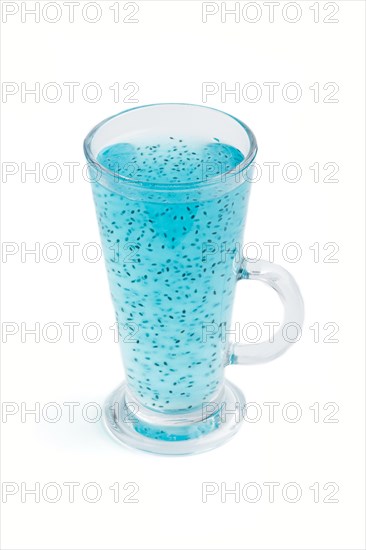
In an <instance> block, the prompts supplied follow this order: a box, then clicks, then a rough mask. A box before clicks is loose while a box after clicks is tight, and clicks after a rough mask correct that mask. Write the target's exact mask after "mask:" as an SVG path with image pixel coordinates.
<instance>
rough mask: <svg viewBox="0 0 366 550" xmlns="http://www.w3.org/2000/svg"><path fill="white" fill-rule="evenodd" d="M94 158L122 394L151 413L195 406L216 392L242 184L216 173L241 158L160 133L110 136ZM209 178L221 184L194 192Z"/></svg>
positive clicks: (228, 149)
mask: <svg viewBox="0 0 366 550" xmlns="http://www.w3.org/2000/svg"><path fill="white" fill-rule="evenodd" d="M97 160H98V163H99V164H100V165H101V166H102V167H104V168H106V169H108V170H109V174H110V175H109V176H108V179H109V180H110V181H109V183H108V182H107V185H106V182H105V181H103V182H100V181H98V180H99V178H98V177H95V178H94V180H95V181H93V195H94V200H95V205H96V210H97V215H98V222H99V228H100V233H101V239H102V246H103V251H104V255H105V259H106V265H107V270H108V277H109V282H110V289H111V294H112V299H113V303H114V307H115V311H116V316H117V321H118V324H119V329H120V342H121V351H122V356H123V362H124V366H125V369H126V374H127V383H128V387H129V390H130V393H131V394H132V395H133V396H134V397H135V398H136V400H137V401H138V402H139V403H141V404H142V405H144V406H145V407H147V408H148V409H152V410H155V411H159V412H164V413H176V412H178V411H191V410H193V411H194V410H195V409H197V408H199V407H201V405H202V403H203V402H205V401H206V402H207V401H212V400H214V399H215V396H216V395H217V393H218V392H219V390H220V388H221V387H222V382H223V377H224V372H223V371H224V365H225V364H227V362H228V361H227V360H226V359H227V357H226V354H227V342H225V338H223V337H222V334H223V333H225V327H227V328H229V327H230V321H231V313H232V305H233V298H234V297H233V294H234V290H235V284H236V281H237V270H238V269H239V263H238V258H237V252H238V246H240V247H241V245H242V238H243V227H244V221H245V216H246V210H247V204H248V195H249V187H250V184H249V183H248V181H247V180H246V181H244V182H241V183H240V182H239V183H238V184H236V185H234V186H233V185H229V184H228V183H227V182H226V181H225V178H226V176H224V174H227V172H229V171H230V170H232V169H234V168H235V167H237V166H238V165H239V164H240V163H241V162H242V161H243V160H244V156H243V154H242V153H241V152H240V151H239V150H238V149H237V148H235V147H232V146H229V145H226V144H224V143H221V142H220V141H219V140H217V139H214V138H213V139H212V141H211V142H205V143H199V142H196V143H195V142H192V141H188V140H187V139H183V138H180V137H179V136H178V137H177V136H166V137H163V138H162V139H160V140H159V141H156V142H149V143H146V142H143V141H141V142H140V141H136V140H135V141H134V142H133V143H114V144H112V145H110V146H108V147H105V148H103V149H102V150H101V151H100V152H99V154H98V156H97ZM113 174H117V175H118V178H115V177H114V176H113ZM221 176H222V178H221ZM123 178H126V181H129V180H131V178H132V179H133V180H134V182H135V183H136V184H137V188H138V185H139V184H140V183H141V188H142V187H144V188H145V189H144V193H143V192H142V190H141V192H139V190H138V189H137V191H136V189H135V190H133V192H132V191H130V189H129V185H128V184H127V183H126V185H125V184H124V181H123ZM215 178H216V179H217V178H219V179H220V178H221V185H220V191H218V190H217V187H216V188H215V191H213V192H207V189H204V190H203V187H204V186H205V185H206V183H205V181H207V180H208V179H215ZM102 183H103V184H102ZM109 184H110V185H109ZM154 185H159V189H161V188H165V189H166V191H167V192H166V193H164V191H160V194H158V193H155V192H154ZM146 186H148V187H149V190H150V191H151V193H149V192H146ZM173 186H174V190H176V193H175V192H172V190H173ZM180 186H182V187H184V188H185V189H187V186H188V187H189V192H180V191H179V187H180ZM222 331H223V332H222Z"/></svg>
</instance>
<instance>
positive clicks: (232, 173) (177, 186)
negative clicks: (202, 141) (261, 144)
mask: <svg viewBox="0 0 366 550" xmlns="http://www.w3.org/2000/svg"><path fill="white" fill-rule="evenodd" d="M166 105H174V106H187V107H198V108H199V109H208V110H210V111H214V112H216V113H221V114H223V115H225V116H227V117H229V118H231V119H233V120H234V121H235V122H237V123H238V124H239V125H240V126H241V128H242V129H243V130H244V132H245V133H246V135H247V137H248V139H249V151H248V154H247V155H246V157H245V158H244V160H243V161H242V162H240V163H239V164H237V165H236V166H234V168H231V169H230V170H227V171H226V172H224V173H222V174H217V175H215V176H213V177H211V178H207V180H206V181H205V180H202V181H199V182H179V183H175V182H172V183H166V182H165V183H159V182H152V181H142V180H136V178H133V177H126V176H123V175H121V174H119V173H117V172H114V171H113V170H110V169H109V168H106V167H105V166H103V165H102V164H100V163H99V162H98V160H97V157H96V155H94V153H93V152H92V149H91V145H92V141H93V138H94V136H95V135H96V133H97V132H98V130H99V129H100V128H101V127H102V126H104V125H105V124H107V123H108V122H109V121H110V120H113V119H114V118H118V117H120V116H121V115H124V114H126V113H129V112H131V111H136V110H137V109H146V108H149V107H164V106H166ZM228 145H230V144H228ZM257 151H258V146H257V140H256V138H255V135H254V134H253V132H252V130H251V129H250V128H249V126H247V125H246V124H245V123H244V122H242V121H241V120H240V119H238V118H237V117H235V116H233V115H231V114H229V113H227V112H225V111H222V110H221V109H216V108H214V107H209V106H207V105H198V104H196V103H184V102H177V103H176V102H163V103H150V104H147V105H139V106H138V107H132V108H131V109H125V110H124V111H120V112H119V113H116V114H114V115H112V116H109V117H107V118H105V119H104V120H102V121H101V122H99V123H98V124H97V125H96V126H94V127H93V128H92V129H91V130H90V132H89V133H88V134H87V136H86V138H85V139H84V154H85V157H86V159H87V162H88V163H89V164H91V165H92V166H94V167H96V168H97V170H98V171H100V173H101V174H106V175H107V176H112V177H113V178H114V180H115V181H116V182H117V181H121V182H124V183H127V184H129V185H133V186H135V187H138V188H143V187H148V188H151V189H156V190H157V191H158V190H161V189H165V190H172V191H173V190H174V191H178V190H187V189H189V188H195V187H197V186H198V185H199V186H200V187H208V186H211V185H215V184H217V183H221V184H222V182H223V181H226V178H232V177H237V176H238V175H239V174H241V173H242V172H244V171H245V170H246V169H247V168H248V167H249V166H250V165H251V164H252V162H253V160H254V159H255V157H256V155H257ZM100 183H101V182H100ZM101 185H103V184H102V183H101Z"/></svg>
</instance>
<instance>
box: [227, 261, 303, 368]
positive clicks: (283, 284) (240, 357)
mask: <svg viewBox="0 0 366 550" xmlns="http://www.w3.org/2000/svg"><path fill="white" fill-rule="evenodd" d="M242 279H250V280H252V281H263V282H264V283H267V284H268V285H269V286H271V287H272V288H274V290H275V291H276V292H277V293H278V295H279V297H280V299H281V301H282V303H283V306H284V310H285V314H284V319H283V322H282V325H281V326H280V327H279V328H278V329H277V331H276V332H275V333H274V335H273V336H272V338H270V339H269V340H267V341H265V342H259V343H257V344H237V343H235V342H231V344H230V346H229V363H230V364H232V363H242V364H248V363H250V364H255V363H264V362H266V361H271V360H272V359H276V357H279V356H280V355H282V354H283V353H284V352H285V351H286V350H287V349H288V348H289V347H290V346H291V344H292V343H294V341H295V340H292V341H291V340H290V339H289V338H288V336H287V328H289V326H288V324H290V326H291V325H292V326H294V327H296V328H297V330H299V329H301V327H302V324H303V321H304V303H303V300H302V296H301V293H300V290H299V287H298V286H297V284H296V281H295V279H294V278H293V277H292V275H290V273H289V272H288V271H287V270H286V269H284V268H283V267H281V266H279V265H276V264H273V263H271V262H267V261H265V260H258V261H256V262H255V263H250V262H248V261H247V260H244V261H243V263H242V265H241V268H240V269H239V272H238V281H240V280H242ZM286 325H287V326H286ZM285 328H286V330H284V329H285Z"/></svg>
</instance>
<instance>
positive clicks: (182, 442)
mask: <svg viewBox="0 0 366 550" xmlns="http://www.w3.org/2000/svg"><path fill="white" fill-rule="evenodd" d="M244 413H245V398H244V395H243V394H242V392H241V391H240V390H239V389H238V388H237V387H236V386H234V384H232V383H231V382H228V381H227V380H225V382H224V386H223V388H222V390H221V392H220V394H219V395H218V396H217V398H216V399H215V401H210V402H207V403H203V404H202V407H201V408H199V409H196V410H195V411H191V412H189V413H187V412H184V413H175V414H166V413H161V412H160V413H159V412H155V411H154V410H151V409H148V408H146V407H144V406H142V405H141V404H140V403H138V402H137V401H136V399H134V398H132V397H131V396H130V395H129V392H128V388H127V386H126V384H125V383H123V384H122V385H121V386H119V387H118V388H117V389H116V390H115V391H114V392H113V393H112V394H111V395H110V396H109V397H108V399H107V401H106V403H105V409H104V421H105V425H106V427H107V430H108V431H109V433H110V434H111V435H112V436H113V437H114V438H115V439H116V440H117V441H119V442H120V443H123V444H125V445H128V446H129V447H134V448H135V449H139V450H141V451H146V452H150V453H157V454H164V455H188V454H194V453H202V452H204V451H209V450H210V449H213V448H215V447H217V446H219V445H222V444H223V443H225V441H227V440H228V439H230V438H231V437H232V436H233V435H234V434H235V433H236V432H237V431H238V429H239V428H240V426H241V424H242V421H243V419H244Z"/></svg>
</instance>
